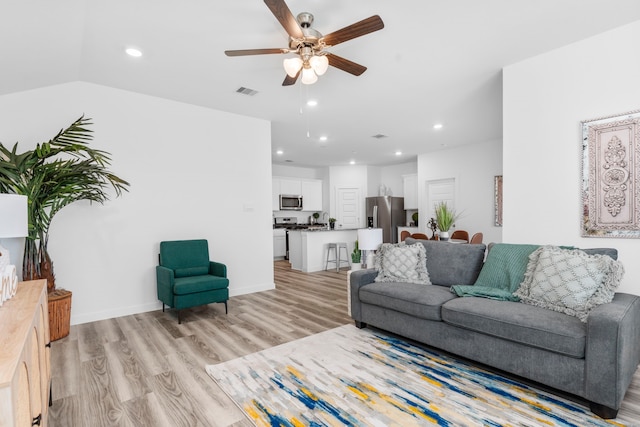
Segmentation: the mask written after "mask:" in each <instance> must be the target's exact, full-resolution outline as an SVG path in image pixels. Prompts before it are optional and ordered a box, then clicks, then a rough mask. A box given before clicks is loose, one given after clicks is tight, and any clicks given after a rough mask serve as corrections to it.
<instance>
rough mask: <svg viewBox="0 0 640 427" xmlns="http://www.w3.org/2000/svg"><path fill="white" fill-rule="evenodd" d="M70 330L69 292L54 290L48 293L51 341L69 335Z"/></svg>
mask: <svg viewBox="0 0 640 427" xmlns="http://www.w3.org/2000/svg"><path fill="white" fill-rule="evenodd" d="M70 328H71V291H67V290H65V289H56V290H55V291H52V292H49V335H50V336H51V341H56V340H59V339H60V338H64V337H66V336H67V335H69V329H70Z"/></svg>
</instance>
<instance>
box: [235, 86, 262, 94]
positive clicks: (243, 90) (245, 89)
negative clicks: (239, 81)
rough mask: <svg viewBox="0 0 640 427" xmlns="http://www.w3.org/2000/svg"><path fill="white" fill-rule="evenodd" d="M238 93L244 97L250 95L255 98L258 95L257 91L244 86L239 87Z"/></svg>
mask: <svg viewBox="0 0 640 427" xmlns="http://www.w3.org/2000/svg"><path fill="white" fill-rule="evenodd" d="M236 92H238V93H241V94H243V95H249V96H253V95H255V94H256V93H258V91H257V90H253V89H249V88H248V87H244V86H241V87H239V88H238V90H236Z"/></svg>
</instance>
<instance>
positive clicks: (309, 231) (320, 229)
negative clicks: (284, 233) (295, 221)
mask: <svg viewBox="0 0 640 427" xmlns="http://www.w3.org/2000/svg"><path fill="white" fill-rule="evenodd" d="M354 230H357V228H335V229H333V230H329V229H326V228H319V229H315V230H313V229H312V230H294V231H300V232H302V233H319V232H321V231H354Z"/></svg>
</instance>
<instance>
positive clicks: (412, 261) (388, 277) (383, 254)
mask: <svg viewBox="0 0 640 427" xmlns="http://www.w3.org/2000/svg"><path fill="white" fill-rule="evenodd" d="M374 266H375V268H376V269H377V270H378V276H377V277H376V278H375V281H376V282H406V283H418V284H423V285H430V284H431V280H430V279H429V273H428V272H427V251H426V250H425V248H424V246H423V245H422V243H414V244H413V245H407V244H405V243H404V242H403V243H398V244H393V243H383V244H382V245H381V246H380V249H378V252H377V253H376V256H375V260H374Z"/></svg>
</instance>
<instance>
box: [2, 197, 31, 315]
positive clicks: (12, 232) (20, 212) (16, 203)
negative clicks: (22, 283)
mask: <svg viewBox="0 0 640 427" xmlns="http://www.w3.org/2000/svg"><path fill="white" fill-rule="evenodd" d="M28 231H29V223H28V217H27V196H20V195H18V194H0V239H2V238H13V237H25V236H27V235H28ZM10 256H11V255H10V254H9V250H8V249H6V248H4V247H2V245H0V278H1V279H2V282H1V283H2V285H1V287H0V305H2V303H3V302H4V301H6V300H8V299H9V298H11V297H12V296H14V295H15V293H16V290H17V285H18V276H17V274H16V267H15V265H11V258H10Z"/></svg>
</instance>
